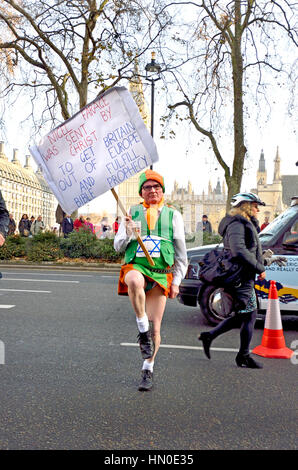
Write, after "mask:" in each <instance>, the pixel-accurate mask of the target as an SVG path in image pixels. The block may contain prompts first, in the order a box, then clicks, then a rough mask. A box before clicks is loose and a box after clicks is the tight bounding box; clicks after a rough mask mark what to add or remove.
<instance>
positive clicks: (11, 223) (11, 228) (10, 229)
mask: <svg viewBox="0 0 298 470" xmlns="http://www.w3.org/2000/svg"><path fill="white" fill-rule="evenodd" d="M16 228H17V225H16V223H15V220H14V218H13V215H12V214H9V223H8V233H7V235H14V233H15V231H16Z"/></svg>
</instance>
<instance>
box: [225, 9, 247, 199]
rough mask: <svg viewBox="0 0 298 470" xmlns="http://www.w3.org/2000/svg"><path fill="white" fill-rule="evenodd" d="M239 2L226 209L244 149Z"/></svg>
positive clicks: (238, 177) (237, 183) (239, 176)
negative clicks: (232, 157) (231, 163)
mask: <svg viewBox="0 0 298 470" xmlns="http://www.w3.org/2000/svg"><path fill="white" fill-rule="evenodd" d="M241 38H242V28H241V1H240V0H235V36H234V39H233V42H232V70H233V92H234V161H233V171H232V175H231V179H230V184H229V186H228V200H227V208H228V207H229V201H230V200H231V197H232V196H233V195H234V194H236V193H239V191H240V186H241V180H242V176H243V167H244V158H245V154H246V147H245V145H244V130H243V99H242V96H243V60H242V51H241Z"/></svg>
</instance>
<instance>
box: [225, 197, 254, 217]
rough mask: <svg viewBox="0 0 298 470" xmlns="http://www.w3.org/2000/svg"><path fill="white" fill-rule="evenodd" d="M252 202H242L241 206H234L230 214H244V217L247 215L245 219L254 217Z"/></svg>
mask: <svg viewBox="0 0 298 470" xmlns="http://www.w3.org/2000/svg"><path fill="white" fill-rule="evenodd" d="M251 208H252V206H251V202H247V201H245V202H242V203H241V204H240V206H238V207H233V208H232V209H231V210H230V212H229V215H242V217H245V219H247V220H250V218H251V217H252V210H251Z"/></svg>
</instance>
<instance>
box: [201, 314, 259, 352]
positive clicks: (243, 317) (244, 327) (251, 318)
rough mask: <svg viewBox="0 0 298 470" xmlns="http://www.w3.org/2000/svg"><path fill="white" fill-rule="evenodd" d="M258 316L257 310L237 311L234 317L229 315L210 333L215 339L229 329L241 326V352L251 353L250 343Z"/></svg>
mask: <svg viewBox="0 0 298 470" xmlns="http://www.w3.org/2000/svg"><path fill="white" fill-rule="evenodd" d="M256 318H257V311H256V310H253V311H252V312H246V313H236V314H235V315H234V316H233V317H229V318H227V319H226V320H224V321H222V322H221V323H220V324H219V325H217V326H216V327H215V328H213V329H212V330H210V331H209V332H208V333H210V335H211V339H212V340H213V339H214V338H216V337H217V336H219V335H221V334H222V333H226V332H227V331H230V330H233V329H234V328H240V349H239V353H240V354H243V355H246V354H249V345H250V342H251V338H252V334H253V329H254V325H255V321H256Z"/></svg>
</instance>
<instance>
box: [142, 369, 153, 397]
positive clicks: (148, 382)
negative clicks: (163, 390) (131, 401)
mask: <svg viewBox="0 0 298 470" xmlns="http://www.w3.org/2000/svg"><path fill="white" fill-rule="evenodd" d="M152 387H153V373H152V372H151V371H150V370H146V369H144V370H142V380H141V382H140V385H139V391H140V392H148V391H149V390H151V389H152Z"/></svg>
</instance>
